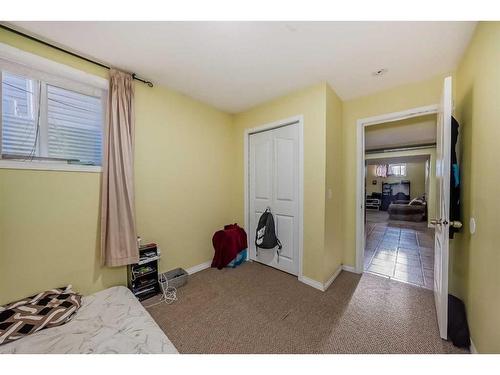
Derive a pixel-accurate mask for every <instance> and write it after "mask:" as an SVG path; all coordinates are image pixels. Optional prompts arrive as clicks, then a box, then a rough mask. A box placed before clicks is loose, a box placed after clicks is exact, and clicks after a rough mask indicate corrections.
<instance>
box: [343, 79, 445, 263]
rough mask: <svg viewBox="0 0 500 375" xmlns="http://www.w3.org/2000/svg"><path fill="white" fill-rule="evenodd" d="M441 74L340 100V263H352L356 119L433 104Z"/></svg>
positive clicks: (354, 226) (354, 256)
mask: <svg viewBox="0 0 500 375" xmlns="http://www.w3.org/2000/svg"><path fill="white" fill-rule="evenodd" d="M444 77H445V75H442V76H438V77H435V78H433V79H430V80H427V81H423V82H418V83H412V84H408V85H403V86H399V87H396V88H393V89H390V90H386V91H382V92H379V93H377V94H373V95H369V96H364V97H361V98H357V99H353V100H348V101H345V102H344V103H343V107H342V108H343V111H342V123H343V129H342V139H343V163H344V168H345V169H344V176H343V180H344V196H343V198H344V199H343V202H344V208H343V212H344V229H345V230H344V236H345V237H344V257H343V263H344V264H346V265H349V266H352V267H354V266H355V264H356V211H357V208H356V155H357V144H356V122H357V120H359V119H362V118H366V117H371V116H377V115H382V114H386V113H391V112H397V111H403V110H407V109H410V108H415V107H421V106H426V105H432V104H437V103H439V101H440V97H441V91H442V86H443V78H444Z"/></svg>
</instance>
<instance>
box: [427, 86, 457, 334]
mask: <svg viewBox="0 0 500 375" xmlns="http://www.w3.org/2000/svg"><path fill="white" fill-rule="evenodd" d="M451 85H452V81H451V77H447V78H445V80H444V87H443V93H442V96H441V105H440V108H439V112H438V117H437V141H436V184H437V187H436V188H437V190H436V191H437V205H436V206H437V208H436V219H434V220H432V221H431V222H432V223H433V224H434V225H435V228H436V229H435V233H436V234H435V246H434V300H435V303H436V312H437V320H438V325H439V334H440V336H441V338H443V339H445V340H446V339H447V338H448V253H449V231H450V227H449V225H450V158H451V115H452V113H451V112H452V106H453V99H452V92H451Z"/></svg>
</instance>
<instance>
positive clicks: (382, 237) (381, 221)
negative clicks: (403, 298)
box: [364, 211, 434, 289]
mask: <svg viewBox="0 0 500 375" xmlns="http://www.w3.org/2000/svg"><path fill="white" fill-rule="evenodd" d="M365 231H366V232H365V235H366V247H365V263H364V269H365V271H367V272H370V273H373V274H376V275H381V276H385V277H389V278H391V279H394V280H397V281H403V282H406V283H411V284H414V285H418V286H421V287H424V288H428V289H432V288H433V282H434V279H433V277H434V230H432V229H429V228H427V223H425V222H424V223H414V222H407V221H390V220H389V215H388V214H387V212H384V211H368V212H367V214H366V225H365Z"/></svg>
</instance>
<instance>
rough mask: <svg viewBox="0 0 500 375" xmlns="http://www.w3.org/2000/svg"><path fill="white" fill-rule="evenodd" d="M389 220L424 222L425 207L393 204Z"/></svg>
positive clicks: (390, 207)
mask: <svg viewBox="0 0 500 375" xmlns="http://www.w3.org/2000/svg"><path fill="white" fill-rule="evenodd" d="M388 212H389V219H391V220H406V221H417V222H418V221H422V220H423V219H424V218H425V213H426V206H425V205H412V206H410V205H408V204H397V203H391V204H390V205H389V209H388Z"/></svg>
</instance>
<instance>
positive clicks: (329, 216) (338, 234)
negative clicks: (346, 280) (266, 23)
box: [323, 85, 344, 282]
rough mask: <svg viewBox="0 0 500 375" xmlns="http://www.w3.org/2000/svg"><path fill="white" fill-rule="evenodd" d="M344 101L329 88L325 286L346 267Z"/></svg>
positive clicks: (327, 105) (327, 92)
mask: <svg viewBox="0 0 500 375" xmlns="http://www.w3.org/2000/svg"><path fill="white" fill-rule="evenodd" d="M342 171H343V165H342V101H341V100H340V99H339V97H338V96H337V95H336V94H335V92H334V91H333V90H332V89H331V88H330V86H328V85H327V87H326V203H325V256H324V263H323V267H324V270H323V275H324V276H323V277H324V279H323V282H326V281H327V280H328V279H329V278H330V277H331V276H332V275H333V274H334V273H335V271H336V270H337V269H338V267H340V265H341V264H342V255H343V251H344V249H343V225H342V219H343V217H342V196H343V193H344V192H343V184H342Z"/></svg>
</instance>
